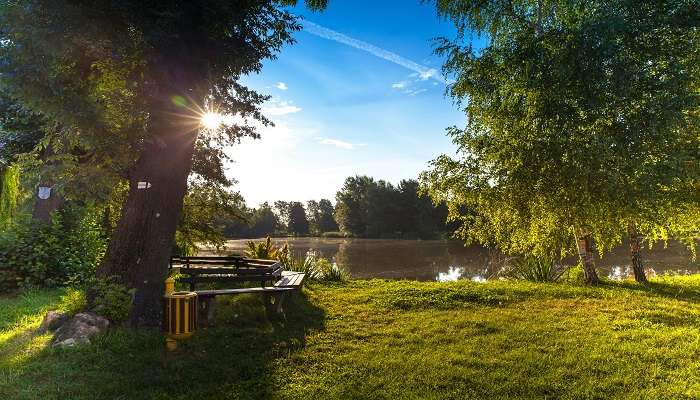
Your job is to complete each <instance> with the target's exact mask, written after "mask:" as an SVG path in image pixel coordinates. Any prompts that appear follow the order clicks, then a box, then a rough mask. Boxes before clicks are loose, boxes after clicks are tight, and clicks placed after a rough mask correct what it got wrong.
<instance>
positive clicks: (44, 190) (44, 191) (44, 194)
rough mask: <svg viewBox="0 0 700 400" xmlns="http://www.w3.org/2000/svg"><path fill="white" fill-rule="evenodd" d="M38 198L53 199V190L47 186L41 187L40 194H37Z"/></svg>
mask: <svg viewBox="0 0 700 400" xmlns="http://www.w3.org/2000/svg"><path fill="white" fill-rule="evenodd" d="M37 196H39V198H40V199H41V200H46V199H48V198H49V197H51V188H50V187H46V186H39V193H37Z"/></svg>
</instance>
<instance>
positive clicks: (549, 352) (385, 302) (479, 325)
mask: <svg viewBox="0 0 700 400" xmlns="http://www.w3.org/2000/svg"><path fill="white" fill-rule="evenodd" d="M60 295H61V292H60V291H35V292H26V293H25V294H23V295H20V296H15V297H11V298H0V331H1V333H0V398H3V399H38V398H42V399H98V398H104V399H141V398H145V399H194V398H213V399H214V398H216V399H218V398H224V399H239V398H285V399H297V398H315V399H325V398H372V399H374V398H379V399H381V398H387V399H393V398H436V399H437V398H454V399H469V398H489V399H494V398H561V399H595V398H600V399H604V398H624V399H660V398H663V399H674V398H678V399H696V398H699V397H700V357H699V355H700V276H693V277H676V278H667V279H659V280H656V281H655V282H653V283H652V284H650V285H648V286H646V287H643V286H638V285H636V284H634V283H615V284H606V285H603V286H601V287H597V288H585V287H578V286H570V285H565V284H531V283H524V282H489V283H486V284H476V283H471V282H454V283H416V282H405V281H403V282H384V281H351V282H348V283H344V284H337V285H310V286H309V287H307V288H306V289H305V291H304V294H303V296H300V297H297V298H296V299H295V300H294V301H293V304H291V306H290V307H289V308H288V310H287V316H288V321H287V322H286V323H278V322H277V323H271V322H269V321H267V320H266V319H265V317H264V314H263V311H262V306H261V304H260V302H259V299H258V298H256V297H254V296H252V297H241V298H238V299H236V300H235V301H234V302H229V303H227V304H225V305H222V306H221V307H220V308H219V311H220V313H219V315H218V321H217V325H216V327H213V328H209V329H206V330H201V331H199V332H198V333H197V335H196V336H195V337H194V338H192V339H191V340H189V341H188V342H185V343H183V344H182V345H181V347H180V349H179V350H178V352H176V353H175V354H166V353H165V352H164V351H163V345H162V336H161V335H160V334H158V333H157V332H131V331H127V330H122V329H118V330H115V331H113V332H112V333H110V334H108V335H106V336H104V337H102V338H99V339H97V340H96V341H95V343H94V344H93V345H91V346H86V347H80V348H73V349H65V350H52V349H49V348H47V347H46V343H47V342H48V340H49V339H50V336H48V335H44V336H36V335H34V334H32V330H33V329H35V328H36V327H37V326H38V324H39V322H40V319H41V316H42V313H43V312H44V311H45V310H47V309H51V308H55V307H57V306H59V304H60Z"/></svg>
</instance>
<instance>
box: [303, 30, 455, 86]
mask: <svg viewBox="0 0 700 400" xmlns="http://www.w3.org/2000/svg"><path fill="white" fill-rule="evenodd" d="M302 25H303V26H304V30H305V31H306V32H309V33H310V34H312V35H316V36H318V37H321V38H324V39H328V40H332V41H334V42H338V43H342V44H344V45H347V46H350V47H354V48H356V49H359V50H362V51H366V52H367V53H370V54H372V55H374V56H376V57H379V58H382V59H384V60H387V61H389V62H392V63H394V64H396V65H400V66H402V67H404V68H406V69H409V70H411V71H414V72H416V73H418V74H419V75H420V77H421V79H434V80H436V81H438V82H440V83H443V84H448V82H447V81H446V80H445V78H444V77H443V76H442V75H441V74H440V73H439V72H438V71H437V70H436V69H435V68H429V67H426V66H425V65H421V64H418V63H417V62H415V61H411V60H409V59H407V58H404V57H401V56H400V55H398V54H396V53H393V52H391V51H389V50H384V49H382V48H380V47H377V46H375V45H373V44H370V43H367V42H363V41H362V40H358V39H355V38H351V37H350V36H348V35H344V34H342V33H340V32H336V31H334V30H332V29H328V28H326V27H323V26H321V25H319V24H316V23H313V22H311V21H306V20H304V21H302Z"/></svg>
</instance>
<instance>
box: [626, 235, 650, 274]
mask: <svg viewBox="0 0 700 400" xmlns="http://www.w3.org/2000/svg"><path fill="white" fill-rule="evenodd" d="M627 234H628V236H629V241H630V259H631V261H632V270H633V271H634V279H635V280H636V281H637V282H641V283H644V282H647V276H646V274H645V273H644V263H643V261H642V252H641V248H642V245H641V241H640V240H639V233H637V225H636V224H635V223H634V222H630V223H629V224H628V225H627Z"/></svg>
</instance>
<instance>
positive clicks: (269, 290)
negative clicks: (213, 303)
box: [195, 287, 294, 297]
mask: <svg viewBox="0 0 700 400" xmlns="http://www.w3.org/2000/svg"><path fill="white" fill-rule="evenodd" d="M290 290H294V288H287V287H252V288H239V289H219V290H196V291H195V293H197V296H202V297H210V296H219V295H226V294H245V293H280V292H286V291H290Z"/></svg>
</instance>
